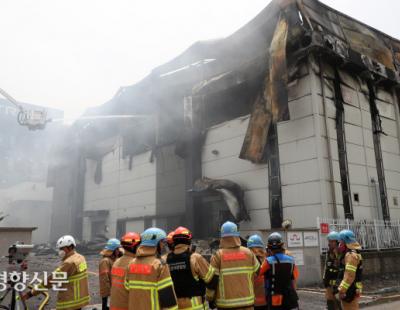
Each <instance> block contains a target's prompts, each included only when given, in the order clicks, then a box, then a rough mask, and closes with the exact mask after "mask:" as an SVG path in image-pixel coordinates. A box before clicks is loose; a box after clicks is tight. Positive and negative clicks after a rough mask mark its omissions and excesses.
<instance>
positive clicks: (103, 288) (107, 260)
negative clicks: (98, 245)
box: [99, 251, 115, 298]
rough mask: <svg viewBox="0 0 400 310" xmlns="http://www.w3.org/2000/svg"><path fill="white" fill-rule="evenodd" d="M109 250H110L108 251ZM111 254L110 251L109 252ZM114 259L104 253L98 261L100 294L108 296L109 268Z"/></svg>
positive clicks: (109, 289)
mask: <svg viewBox="0 0 400 310" xmlns="http://www.w3.org/2000/svg"><path fill="white" fill-rule="evenodd" d="M110 252H111V251H110ZM110 254H112V252H111V253H110ZM114 261H115V259H113V258H112V257H111V256H109V255H104V256H103V257H102V259H101V260H100V262H99V288H100V296H101V297H102V298H103V297H108V296H110V292H111V268H112V265H113V264H114Z"/></svg>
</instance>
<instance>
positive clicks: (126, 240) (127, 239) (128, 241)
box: [121, 232, 140, 248]
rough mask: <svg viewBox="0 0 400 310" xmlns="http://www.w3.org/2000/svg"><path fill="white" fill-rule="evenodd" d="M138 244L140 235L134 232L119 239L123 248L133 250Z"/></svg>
mask: <svg viewBox="0 0 400 310" xmlns="http://www.w3.org/2000/svg"><path fill="white" fill-rule="evenodd" d="M139 243H140V235H139V234H138V233H135V232H127V233H126V234H125V235H124V236H123V237H122V238H121V245H122V246H123V247H128V248H133V247H135V246H137V245H139Z"/></svg>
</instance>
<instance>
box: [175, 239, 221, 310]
mask: <svg viewBox="0 0 400 310" xmlns="http://www.w3.org/2000/svg"><path fill="white" fill-rule="evenodd" d="M167 263H168V266H169V269H170V272H171V276H172V280H173V282H174V289H175V293H176V295H177V297H178V307H179V309H186V310H189V309H194V310H195V309H206V306H205V303H204V302H205V291H206V285H207V284H209V283H211V281H212V280H213V278H214V274H215V272H214V268H213V267H212V266H211V265H210V264H209V263H208V262H207V261H206V260H205V259H204V258H203V257H202V256H201V255H200V254H198V253H192V252H191V251H190V246H189V245H187V244H178V245H176V246H175V248H174V251H173V253H169V254H168V256H167Z"/></svg>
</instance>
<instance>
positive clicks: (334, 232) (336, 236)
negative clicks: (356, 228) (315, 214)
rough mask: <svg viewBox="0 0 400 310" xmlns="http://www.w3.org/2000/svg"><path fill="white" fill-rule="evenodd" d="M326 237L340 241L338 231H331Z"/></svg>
mask: <svg viewBox="0 0 400 310" xmlns="http://www.w3.org/2000/svg"><path fill="white" fill-rule="evenodd" d="M326 238H327V239H328V240H334V241H340V234H339V233H338V232H337V231H331V232H330V233H329V234H328V236H327V237H326Z"/></svg>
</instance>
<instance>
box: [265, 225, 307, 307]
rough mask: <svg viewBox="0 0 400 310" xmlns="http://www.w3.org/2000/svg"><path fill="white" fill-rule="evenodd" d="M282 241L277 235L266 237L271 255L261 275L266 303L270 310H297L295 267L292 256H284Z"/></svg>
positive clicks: (296, 273)
mask: <svg viewBox="0 0 400 310" xmlns="http://www.w3.org/2000/svg"><path fill="white" fill-rule="evenodd" d="M283 245H284V244H283V239H282V236H281V235H280V234H279V233H276V232H275V233H272V234H271V235H269V237H268V249H269V250H270V251H271V255H270V256H268V257H267V258H266V260H265V261H264V263H263V265H262V267H261V274H263V275H264V277H265V288H266V295H267V296H266V297H267V303H268V306H269V309H270V310H292V309H298V307H299V305H298V296H297V293H296V289H295V281H296V279H297V275H298V272H297V267H296V265H295V263H294V259H293V257H292V256H289V255H287V254H285V248H284V247H283Z"/></svg>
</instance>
